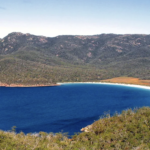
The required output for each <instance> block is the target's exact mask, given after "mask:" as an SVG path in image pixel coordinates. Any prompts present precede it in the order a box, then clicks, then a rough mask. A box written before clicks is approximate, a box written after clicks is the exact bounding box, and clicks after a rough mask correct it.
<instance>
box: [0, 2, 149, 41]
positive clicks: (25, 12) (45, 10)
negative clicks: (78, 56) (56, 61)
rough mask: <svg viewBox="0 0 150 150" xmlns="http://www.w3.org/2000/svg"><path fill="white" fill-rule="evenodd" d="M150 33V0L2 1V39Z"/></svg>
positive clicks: (0, 22)
mask: <svg viewBox="0 0 150 150" xmlns="http://www.w3.org/2000/svg"><path fill="white" fill-rule="evenodd" d="M11 32H22V33H31V34H35V35H44V36H49V37H53V36H56V35H68V34H69V35H93V34H101V33H118V34H127V33H128V34H129V33H130V34H132V33H136V34H139V33H140V34H150V0H0V38H3V37H4V36H6V35H7V34H8V33H11Z"/></svg>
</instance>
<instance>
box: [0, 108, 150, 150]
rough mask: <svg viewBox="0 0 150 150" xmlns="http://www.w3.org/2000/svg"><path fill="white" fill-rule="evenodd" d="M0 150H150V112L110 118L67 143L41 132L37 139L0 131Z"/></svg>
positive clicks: (148, 110) (63, 137)
mask: <svg viewBox="0 0 150 150" xmlns="http://www.w3.org/2000/svg"><path fill="white" fill-rule="evenodd" d="M0 149H6V150H8V149H10V150H12V149H16V150H19V149H22V150H26V149H28V150H31V149H37V150H38V149H40V150H63V149H64V150H91V149H92V150H106V149H111V150H119V149H126V150H132V149H133V150H135V149H136V150H144V149H145V150H148V149H150V108H149V107H143V108H140V109H135V110H134V111H132V110H127V111H123V112H122V114H115V115H114V116H113V117H110V116H109V114H108V115H105V116H103V118H102V119H100V120H98V121H96V122H94V123H93V125H92V128H90V129H89V132H84V133H80V134H79V135H74V136H73V138H72V139H68V138H67V136H66V135H65V134H61V133H58V134H56V135H53V134H52V133H50V134H48V133H44V132H40V133H39V135H38V136H36V135H31V134H27V135H24V134H23V133H19V134H16V133H14V132H4V131H0Z"/></svg>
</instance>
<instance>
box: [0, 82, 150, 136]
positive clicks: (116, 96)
mask: <svg viewBox="0 0 150 150" xmlns="http://www.w3.org/2000/svg"><path fill="white" fill-rule="evenodd" d="M142 106H150V90H148V89H142V88H135V87H128V86H121V85H103V84H102V85H101V84H64V85H61V86H54V87H31V88H10V87H0V129H2V130H10V129H11V127H12V126H17V132H20V131H23V132H24V133H30V132H32V133H35V132H39V131H45V132H53V133H56V132H61V131H63V132H68V133H69V135H72V134H74V133H76V132H80V129H81V128H82V127H85V126H87V125H89V124H92V123H93V122H94V121H95V120H98V119H99V118H100V117H101V116H103V115H104V113H108V112H109V113H110V114H111V115H113V114H114V113H115V112H116V111H117V112H118V113H120V112H121V111H122V110H126V109H128V108H132V109H133V108H139V107H142Z"/></svg>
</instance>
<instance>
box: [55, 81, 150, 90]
mask: <svg viewBox="0 0 150 150" xmlns="http://www.w3.org/2000/svg"><path fill="white" fill-rule="evenodd" d="M58 84H59V85H63V84H105V85H121V86H128V87H135V88H143V89H149V90H150V86H148V85H141V84H140V85H139V84H127V83H113V82H63V83H58Z"/></svg>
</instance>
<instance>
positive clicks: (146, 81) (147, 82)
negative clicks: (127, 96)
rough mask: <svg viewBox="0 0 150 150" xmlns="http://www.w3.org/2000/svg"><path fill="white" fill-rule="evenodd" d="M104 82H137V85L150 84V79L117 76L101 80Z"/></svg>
mask: <svg viewBox="0 0 150 150" xmlns="http://www.w3.org/2000/svg"><path fill="white" fill-rule="evenodd" d="M101 81H102V82H111V83H124V84H136V85H145V86H150V80H140V79H139V78H133V77H117V78H112V79H106V80H101Z"/></svg>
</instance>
